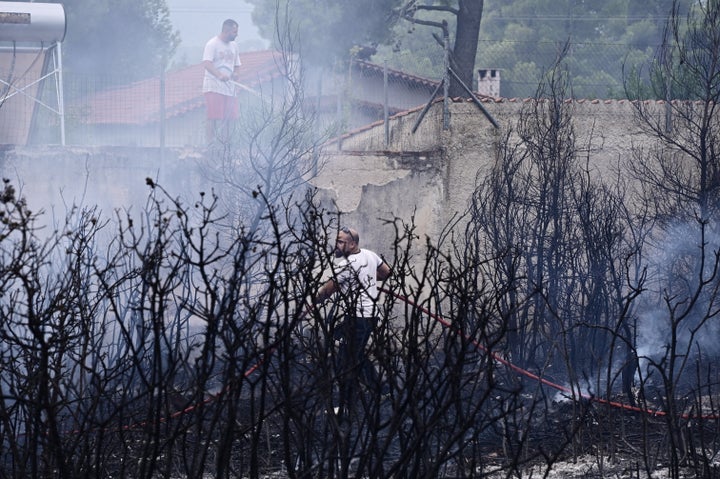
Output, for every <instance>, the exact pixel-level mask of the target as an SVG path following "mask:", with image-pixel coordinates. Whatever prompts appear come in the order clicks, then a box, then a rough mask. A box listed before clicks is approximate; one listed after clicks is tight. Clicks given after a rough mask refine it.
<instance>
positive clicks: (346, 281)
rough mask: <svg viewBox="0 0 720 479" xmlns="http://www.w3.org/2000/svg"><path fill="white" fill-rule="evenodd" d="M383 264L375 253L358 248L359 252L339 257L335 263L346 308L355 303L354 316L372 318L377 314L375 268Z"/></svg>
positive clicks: (336, 275)
mask: <svg viewBox="0 0 720 479" xmlns="http://www.w3.org/2000/svg"><path fill="white" fill-rule="evenodd" d="M381 264H383V260H382V258H380V256H378V255H377V254H376V253H374V252H372V251H370V250H367V249H360V252H359V253H356V254H351V255H350V256H348V257H347V258H345V257H343V258H341V259H340V260H339V261H338V262H337V263H336V265H335V278H336V280H337V282H338V286H339V289H340V295H341V297H342V300H343V301H345V302H346V304H347V306H348V307H347V309H350V310H351V308H352V305H353V304H354V305H355V316H358V317H362V318H372V317H374V316H376V315H377V312H376V309H377V308H376V306H375V302H376V301H377V297H378V289H377V269H378V268H379V267H380V265H381Z"/></svg>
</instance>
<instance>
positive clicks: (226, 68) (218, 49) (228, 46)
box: [202, 36, 240, 96]
mask: <svg viewBox="0 0 720 479" xmlns="http://www.w3.org/2000/svg"><path fill="white" fill-rule="evenodd" d="M203 61H209V62H212V64H213V65H215V68H217V69H218V70H221V71H223V72H226V73H227V74H228V75H232V73H233V71H234V70H235V67H237V66H240V53H239V51H238V46H237V44H236V43H235V42H227V43H225V42H224V41H222V40H220V38H218V37H217V36H214V37H212V38H211V39H210V40H208V42H207V43H206V44H205V50H204V51H203ZM202 91H203V93H205V92H208V91H212V92H215V93H220V94H221V95H227V96H234V95H235V85H233V84H232V82H229V81H222V80H220V79H219V78H217V77H216V76H215V75H213V74H212V73H210V72H209V71H207V70H205V76H204V77H203V88H202Z"/></svg>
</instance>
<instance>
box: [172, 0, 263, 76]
mask: <svg viewBox="0 0 720 479" xmlns="http://www.w3.org/2000/svg"><path fill="white" fill-rule="evenodd" d="M167 5H168V7H169V8H170V21H171V22H172V24H173V26H174V27H175V28H176V29H177V30H180V35H181V39H182V43H181V44H180V47H179V48H178V54H177V59H178V61H183V60H184V61H186V62H187V63H197V62H199V61H200V59H201V57H202V49H203V46H204V45H205V42H207V41H208V40H209V39H210V38H211V37H212V36H213V35H217V34H218V33H220V28H221V26H222V22H223V21H224V20H225V19H226V18H232V19H234V20H235V21H237V22H238V37H237V39H236V40H235V41H236V42H237V44H238V45H239V46H240V49H241V50H261V49H263V48H267V42H265V41H264V40H262V39H261V38H260V36H259V35H258V32H257V28H255V25H253V23H252V18H251V17H250V14H251V12H252V8H253V7H252V6H251V5H248V4H247V3H245V2H243V1H242V0H204V1H202V2H199V1H198V0H167Z"/></svg>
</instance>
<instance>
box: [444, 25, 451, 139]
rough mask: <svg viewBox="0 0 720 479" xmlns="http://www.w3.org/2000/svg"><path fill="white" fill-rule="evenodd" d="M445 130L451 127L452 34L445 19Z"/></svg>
mask: <svg viewBox="0 0 720 479" xmlns="http://www.w3.org/2000/svg"><path fill="white" fill-rule="evenodd" d="M442 25H443V29H442V30H443V49H444V50H445V55H444V58H443V62H444V65H443V66H444V72H443V130H447V129H448V128H450V97H449V95H450V35H449V33H448V25H447V21H446V20H443V24H442Z"/></svg>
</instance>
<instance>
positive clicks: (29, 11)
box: [0, 2, 66, 43]
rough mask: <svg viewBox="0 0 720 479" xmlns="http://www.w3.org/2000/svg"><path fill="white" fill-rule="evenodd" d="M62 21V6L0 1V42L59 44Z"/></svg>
mask: <svg viewBox="0 0 720 479" xmlns="http://www.w3.org/2000/svg"><path fill="white" fill-rule="evenodd" d="M65 20H66V18H65V8H63V6H62V4H61V3H35V2H0V41H11V42H40V43H55V42H58V43H61V42H62V41H63V39H64V38H65V29H66V22H65Z"/></svg>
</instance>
